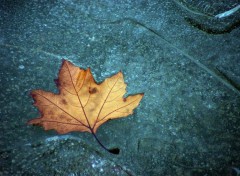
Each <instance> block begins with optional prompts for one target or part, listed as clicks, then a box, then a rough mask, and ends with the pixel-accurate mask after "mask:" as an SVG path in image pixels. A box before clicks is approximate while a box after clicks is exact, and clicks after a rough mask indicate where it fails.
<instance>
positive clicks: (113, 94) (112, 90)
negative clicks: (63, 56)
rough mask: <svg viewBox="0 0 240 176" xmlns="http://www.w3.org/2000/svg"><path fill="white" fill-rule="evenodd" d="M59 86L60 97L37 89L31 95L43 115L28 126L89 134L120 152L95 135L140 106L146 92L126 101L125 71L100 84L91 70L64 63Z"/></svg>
mask: <svg viewBox="0 0 240 176" xmlns="http://www.w3.org/2000/svg"><path fill="white" fill-rule="evenodd" d="M56 84H57V86H58V89H59V94H54V93H52V92H46V91H43V90H34V91H32V92H31V95H32V97H33V99H34V105H35V106H36V107H37V108H38V109H39V111H40V112H41V116H40V117H38V118H35V119H32V120H30V121H29V122H28V124H35V125H41V126H43V127H44V129H45V130H50V129H54V130H56V131H57V132H58V133H60V134H65V133H68V132H72V131H81V132H84V131H87V132H90V133H92V134H93V135H94V137H95V138H96V140H97V141H98V143H99V144H100V145H101V146H102V147H103V148H104V149H106V150H108V151H109V152H111V153H118V152H119V150H118V149H116V150H115V149H113V150H111V149H107V148H106V147H105V146H103V144H102V143H101V142H100V141H99V140H98V138H97V137H96V135H95V133H96V131H97V129H98V127H99V126H100V125H102V124H103V123H105V122H106V121H107V120H109V119H116V118H121V117H126V116H128V115H130V114H132V113H133V109H134V108H136V107H137V106H138V105H139V102H140V101H141V99H142V97H143V93H141V94H136V95H131V96H128V97H126V98H124V97H123V96H124V94H125V93H126V86H127V85H126V84H125V83H124V80H123V74H122V72H119V73H117V74H115V75H113V76H112V77H110V78H107V79H105V80H104V81H103V82H102V83H100V84H97V83H96V81H95V80H94V78H93V75H92V73H91V71H90V68H88V69H87V70H84V69H81V68H79V67H76V66H75V65H73V64H72V63H71V62H69V61H67V60H63V63H62V66H61V68H60V71H59V74H58V80H56Z"/></svg>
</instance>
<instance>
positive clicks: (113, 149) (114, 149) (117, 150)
mask: <svg viewBox="0 0 240 176" xmlns="http://www.w3.org/2000/svg"><path fill="white" fill-rule="evenodd" d="M92 135H93V136H94V138H95V139H96V141H97V142H98V144H99V145H100V146H101V147H102V148H104V149H105V150H106V151H108V152H109V153H112V154H119V152H120V150H119V148H111V149H108V148H106V147H105V146H104V145H103V144H102V143H101V141H100V140H99V139H98V137H97V136H96V134H94V132H93V131H92Z"/></svg>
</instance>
